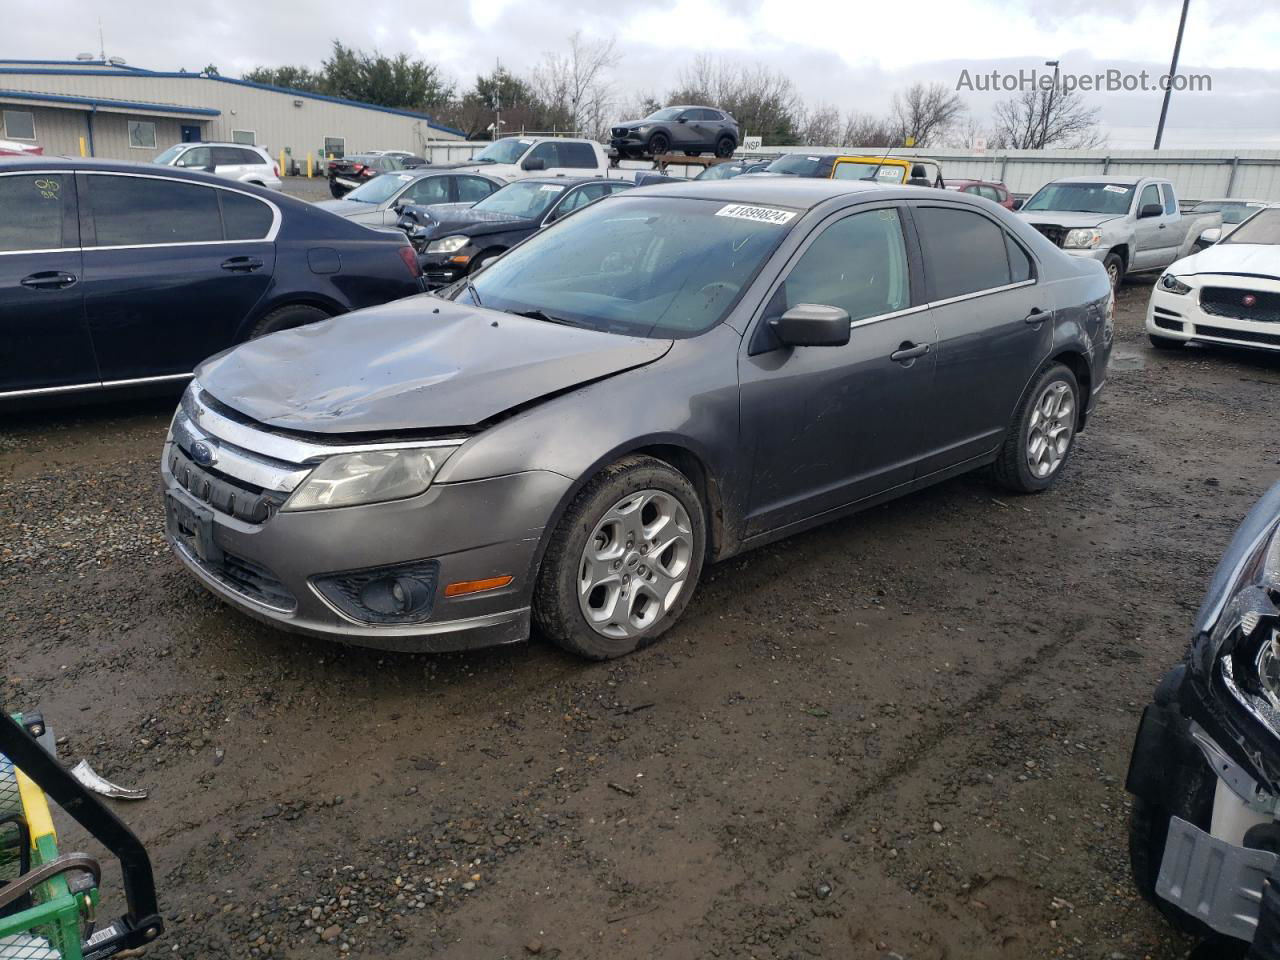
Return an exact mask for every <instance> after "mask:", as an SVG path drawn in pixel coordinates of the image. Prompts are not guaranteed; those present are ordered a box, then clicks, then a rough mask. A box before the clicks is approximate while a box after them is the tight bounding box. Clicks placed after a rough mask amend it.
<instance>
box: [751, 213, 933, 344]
mask: <svg viewBox="0 0 1280 960" xmlns="http://www.w3.org/2000/svg"><path fill="white" fill-rule="evenodd" d="M910 302H911V284H910V279H909V274H908V271H907V250H906V245H905V243H904V241H903V236H902V223H901V221H900V220H899V219H898V211H897V210H869V211H867V212H866V213H855V214H854V215H853V216H850V217H845V218H844V219H843V220H840V221H837V222H836V223H833V224H832V225H831V226H829V227H827V228H826V229H825V230H823V231H822V234H821V235H820V236H819V237H818V238H817V239H816V240H814V241H813V243H811V244H810V245H809V248H808V249H807V250H805V252H804V254H803V255H801V257H800V260H799V262H797V263H796V265H795V266H794V267H793V268H792V269H791V272H790V273H789V274H787V279H786V280H784V281H783V283H782V286H781V287H779V288H778V290H777V292H776V293H775V294H774V295H773V298H772V299H771V300H770V303H769V309H768V311H767V313H766V316H769V317H777V316H781V315H782V314H783V313H785V312H786V311H787V310H790V309H791V308H792V307H794V306H797V305H799V304H801V303H819V304H825V305H826V306H831V307H841V308H843V309H845V310H847V311H848V312H849V319H850V320H861V319H865V318H866V317H874V316H879V315H880V314H884V313H893V312H894V311H895V310H902V309H904V308H906V307H907V306H909V305H910Z"/></svg>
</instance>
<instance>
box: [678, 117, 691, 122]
mask: <svg viewBox="0 0 1280 960" xmlns="http://www.w3.org/2000/svg"><path fill="white" fill-rule="evenodd" d="M688 122H689V118H688V117H676V123H688Z"/></svg>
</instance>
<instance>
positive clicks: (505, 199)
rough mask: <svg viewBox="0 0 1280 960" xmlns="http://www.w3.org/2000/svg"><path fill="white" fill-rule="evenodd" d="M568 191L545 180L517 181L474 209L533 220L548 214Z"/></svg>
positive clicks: (487, 198) (557, 184) (561, 185)
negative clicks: (552, 206) (561, 195)
mask: <svg viewBox="0 0 1280 960" xmlns="http://www.w3.org/2000/svg"><path fill="white" fill-rule="evenodd" d="M566 189H568V188H567V187H565V186H564V185H563V184H559V183H547V182H546V181H545V180H517V181H516V182H515V183H509V184H507V185H506V186H505V187H503V188H502V189H501V190H495V191H494V192H493V193H491V194H489V195H488V196H487V197H485V198H484V199H483V200H481V201H480V202H479V203H477V204H476V205H475V206H474V207H472V209H473V210H485V211H488V212H489V213H506V214H510V215H511V216H513V217H528V218H529V219H531V220H532V219H534V218H536V217H540V216H542V214H544V213H546V212H547V210H549V209H550V208H551V205H552V204H553V203H555V202H556V201H557V200H559V199H560V194H562V193H564V192H565V190H566Z"/></svg>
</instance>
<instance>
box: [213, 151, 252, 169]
mask: <svg viewBox="0 0 1280 960" xmlns="http://www.w3.org/2000/svg"><path fill="white" fill-rule="evenodd" d="M210 149H211V150H212V151H213V162H214V164H215V165H216V166H219V167H233V166H236V165H237V164H241V163H244V160H242V159H241V157H242V155H243V154H244V151H243V150H239V149H237V148H235V147H211V148H210Z"/></svg>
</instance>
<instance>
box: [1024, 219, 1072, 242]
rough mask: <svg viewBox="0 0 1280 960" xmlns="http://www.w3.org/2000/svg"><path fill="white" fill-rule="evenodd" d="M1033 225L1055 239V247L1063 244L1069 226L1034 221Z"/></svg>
mask: <svg viewBox="0 0 1280 960" xmlns="http://www.w3.org/2000/svg"><path fill="white" fill-rule="evenodd" d="M1032 226H1033V227H1035V228H1036V229H1037V230H1039V231H1040V232H1041V233H1042V234H1044V235H1045V236H1046V237H1048V238H1049V239H1050V240H1051V241H1053V245H1054V246H1055V247H1060V246H1062V242H1063V241H1064V240H1065V239H1066V238H1067V228H1066V227H1058V226H1054V225H1053V224H1049V223H1033V224H1032Z"/></svg>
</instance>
